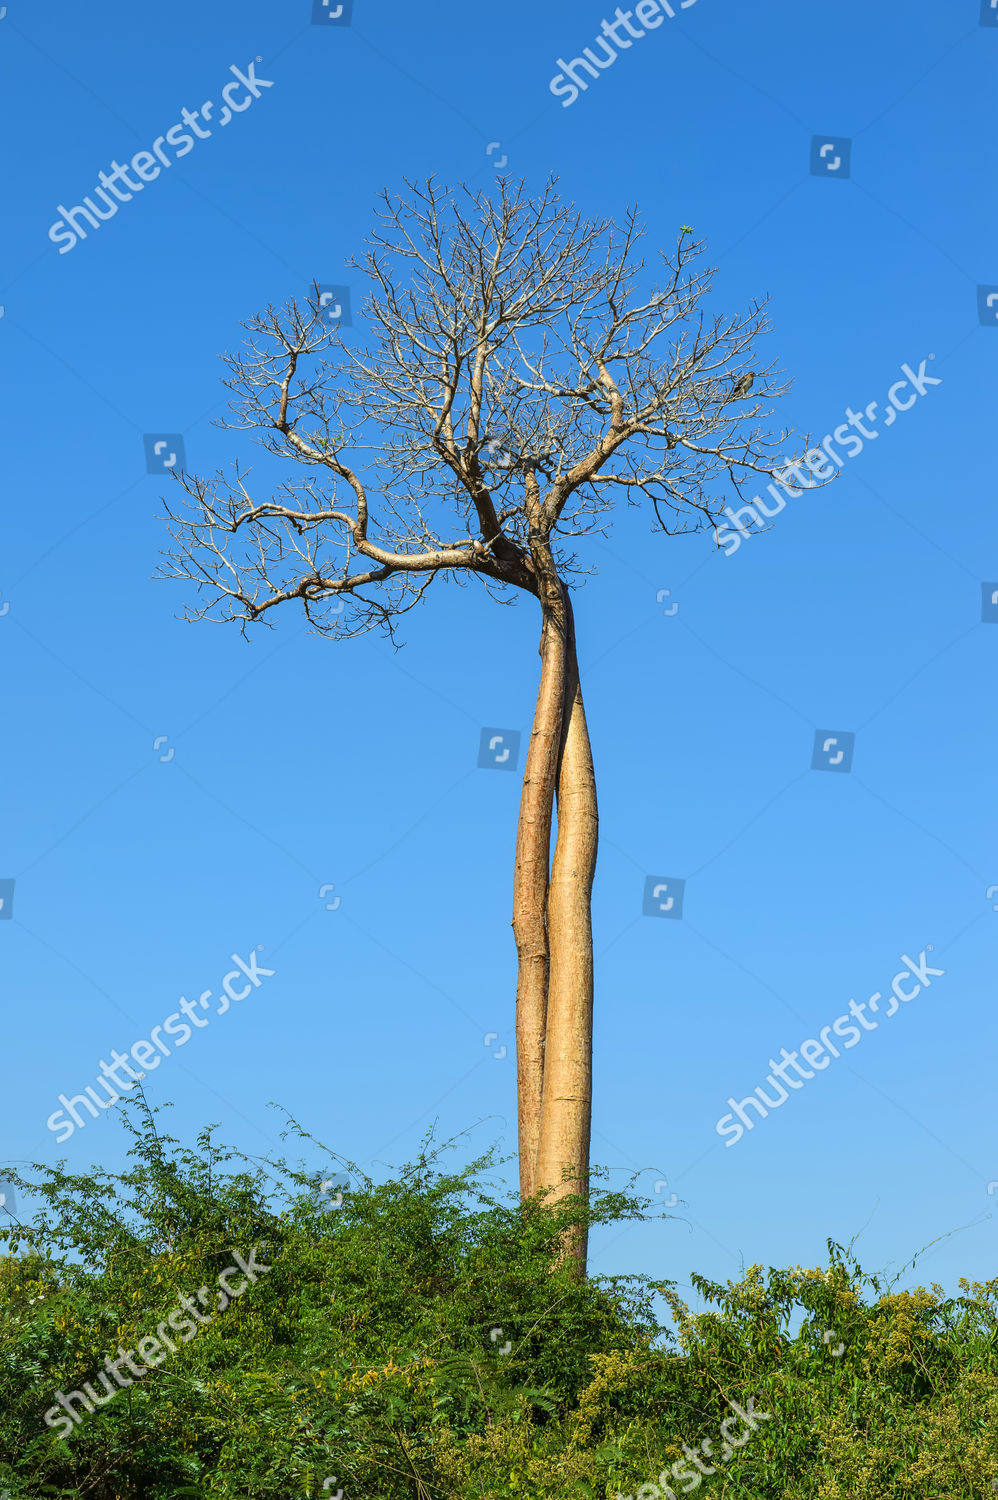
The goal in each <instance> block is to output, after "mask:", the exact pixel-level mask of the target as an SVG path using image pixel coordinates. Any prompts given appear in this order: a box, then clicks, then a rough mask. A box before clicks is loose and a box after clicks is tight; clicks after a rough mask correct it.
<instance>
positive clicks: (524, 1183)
mask: <svg viewBox="0 0 998 1500" xmlns="http://www.w3.org/2000/svg"><path fill="white" fill-rule="evenodd" d="M545 571H546V570H545ZM540 596H541V610H542V616H543V625H542V629H541V641H540V647H539V650H540V657H541V677H540V685H539V688H538V692H537V706H536V708H535V710H534V722H533V727H532V729H531V734H530V745H529V747H528V749H527V756H526V764H525V767H524V773H523V790H522V792H521V794H520V819H519V823H518V826H517V832H516V868H515V873H514V877H513V935H514V937H515V939H516V950H517V956H518V960H519V966H518V972H517V985H516V1082H517V1116H518V1134H519V1150H520V1194H521V1197H523V1198H530V1197H532V1196H533V1194H534V1192H535V1191H536V1188H537V1156H538V1150H539V1147H540V1133H541V1099H542V1089H543V1078H544V1047H545V1029H546V1021H547V994H548V971H549V953H548V933H547V899H548V882H549V875H550V864H551V822H552V816H553V810H554V794H555V783H556V780H557V774H558V760H559V755H560V752H561V741H562V727H563V720H564V709H565V680H566V679H565V673H566V638H565V601H564V595H563V593H562V590H561V586H560V584H559V583H558V581H557V579H556V578H549V580H548V581H547V582H546V583H545V582H542V585H541V590H540Z"/></svg>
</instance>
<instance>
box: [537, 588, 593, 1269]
mask: <svg viewBox="0 0 998 1500" xmlns="http://www.w3.org/2000/svg"><path fill="white" fill-rule="evenodd" d="M566 625H567V638H568V639H567V658H566V674H565V697H566V702H567V703H568V704H570V709H569V713H568V717H567V723H566V725H565V728H564V734H563V741H562V749H561V758H560V764H559V768H558V781H557V808H558V835H557V841H556V843H555V851H554V859H553V862H552V867H551V878H550V883H549V887H548V900H547V927H548V951H549V970H548V996H547V1025H546V1033H545V1047H544V1087H543V1097H542V1105H541V1132H540V1150H539V1153H538V1159H537V1179H536V1180H537V1185H538V1187H547V1188H550V1189H551V1190H552V1192H551V1198H550V1200H549V1201H554V1202H556V1201H557V1200H558V1199H559V1198H561V1197H564V1196H565V1195H566V1194H568V1193H578V1194H580V1195H582V1196H584V1197H588V1193H589V1152H590V1130H591V1122H592V1057H593V938H592V888H593V877H594V875H595V872H596V852H597V843H598V823H599V814H598V808H597V801H596V778H595V776H594V774H593V759H592V749H591V746H590V743H589V731H588V727H587V725H586V714H585V708H584V706H583V702H582V690H581V687H580V685H579V670H578V660H577V656H576V649H575V629H574V624H573V621H572V612H571V604H570V603H568V602H567V598H566ZM586 1249H587V1236H586V1233H585V1231H584V1230H580V1231H579V1232H578V1233H577V1234H575V1235H574V1236H573V1238H572V1242H571V1245H570V1246H569V1251H570V1253H571V1254H572V1255H573V1256H574V1257H575V1258H576V1260H577V1261H578V1262H579V1266H580V1270H581V1271H582V1272H584V1271H585V1263H586Z"/></svg>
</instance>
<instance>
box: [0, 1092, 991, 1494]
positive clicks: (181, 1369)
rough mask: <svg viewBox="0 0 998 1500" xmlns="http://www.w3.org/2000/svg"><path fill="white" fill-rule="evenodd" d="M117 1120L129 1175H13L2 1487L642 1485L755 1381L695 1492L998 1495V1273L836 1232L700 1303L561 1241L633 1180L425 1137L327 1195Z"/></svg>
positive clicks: (594, 1488) (3, 1314) (5, 1284)
mask: <svg viewBox="0 0 998 1500" xmlns="http://www.w3.org/2000/svg"><path fill="white" fill-rule="evenodd" d="M125 1118H126V1123H127V1122H128V1119H129V1117H128V1116H126V1117H125ZM129 1128H130V1129H131V1130H132V1134H133V1137H134V1141H133V1146H132V1150H131V1158H132V1164H131V1165H130V1166H129V1167H128V1169H127V1170H126V1171H124V1172H121V1173H117V1174H116V1173H108V1172H103V1171H94V1172H92V1173H90V1174H87V1175H80V1176H72V1175H70V1174H67V1173H66V1172H65V1171H63V1170H61V1169H46V1168H38V1169H37V1171H38V1173H39V1174H40V1175H39V1177H38V1179H37V1180H32V1181H31V1182H27V1181H23V1180H22V1183H21V1185H22V1187H25V1188H29V1187H30V1188H31V1189H32V1190H33V1191H34V1193H35V1194H36V1195H38V1196H39V1197H40V1199H41V1200H42V1201H43V1203H44V1205H45V1206H44V1208H43V1209H42V1210H41V1211H40V1212H39V1213H38V1214H37V1215H36V1218H35V1221H34V1223H33V1225H32V1226H30V1228H27V1229H26V1231H25V1232H24V1233H23V1234H22V1236H21V1239H20V1241H13V1242H12V1243H11V1245H10V1247H9V1248H10V1250H11V1252H12V1254H11V1256H10V1257H9V1258H6V1259H0V1495H2V1494H3V1491H4V1489H5V1488H6V1490H8V1491H9V1493H10V1496H11V1497H12V1500H18V1497H21V1496H32V1497H35V1496H38V1497H40V1496H43V1495H47V1496H83V1497H94V1500H173V1497H180V1496H197V1497H203V1500H209V1497H231V1500H236V1497H238V1500H292V1497H310V1500H311V1497H316V1500H318V1497H321V1496H323V1495H326V1496H330V1497H332V1496H335V1495H336V1494H337V1493H338V1492H339V1491H340V1490H342V1491H343V1492H344V1494H345V1497H346V1500H361V1497H365V1500H366V1497H384V1500H395V1497H416V1500H436V1497H455V1500H457V1497H461V1500H465V1497H467V1500H472V1497H475V1500H482V1497H488V1500H493V1497H503V1496H510V1497H522V1500H527V1497H530V1500H534V1497H548V1496H550V1497H552V1500H553V1497H556V1496H557V1497H558V1500H563V1497H580V1500H582V1497H585V1500H593V1497H597V1500H604V1497H607V1496H614V1495H616V1494H617V1493H618V1492H622V1493H623V1494H625V1495H637V1496H638V1500H654V1497H655V1495H656V1493H657V1488H658V1486H657V1481H658V1476H659V1475H661V1476H662V1480H663V1483H666V1484H671V1485H674V1486H675V1489H676V1493H684V1492H688V1491H689V1490H690V1488H691V1480H690V1479H689V1478H685V1479H683V1481H682V1483H680V1482H679V1480H677V1479H676V1478H673V1477H670V1475H669V1474H667V1473H666V1472H665V1471H666V1470H669V1469H671V1467H672V1465H673V1464H675V1463H677V1462H680V1461H681V1460H682V1458H683V1445H684V1444H686V1445H687V1446H688V1447H689V1448H690V1449H694V1450H695V1449H696V1448H697V1445H699V1444H700V1443H702V1442H703V1441H704V1439H709V1440H711V1441H712V1442H714V1444H715V1446H714V1448H713V1449H712V1450H708V1451H710V1452H712V1453H713V1454H718V1455H719V1457H720V1449H721V1447H722V1443H721V1441H720V1440H719V1439H718V1433H719V1431H720V1428H721V1424H722V1422H725V1420H726V1419H729V1418H731V1415H732V1405H731V1403H735V1404H737V1405H739V1406H741V1407H742V1409H743V1410H744V1409H746V1408H747V1409H748V1411H749V1412H751V1411H752V1409H753V1408H752V1405H751V1404H750V1402H751V1400H752V1398H754V1402H755V1410H756V1412H761V1413H766V1414H768V1416H767V1417H766V1418H765V1419H761V1420H760V1421H759V1423H758V1428H757V1430H756V1431H755V1432H754V1433H753V1434H752V1435H751V1436H748V1435H747V1429H745V1433H746V1440H745V1442H744V1446H741V1447H739V1448H738V1449H737V1451H732V1449H730V1448H726V1450H725V1454H724V1460H725V1461H724V1462H723V1463H721V1462H719V1458H718V1459H715V1460H714V1463H715V1464H716V1473H713V1474H707V1475H704V1476H703V1477H702V1479H701V1484H700V1490H701V1493H703V1494H704V1495H711V1496H722V1495H723V1496H728V1497H731V1500H734V1497H744V1500H748V1497H753V1500H846V1497H850V1500H852V1497H856V1500H859V1497H863V1500H881V1497H888V1496H904V1497H910V1500H938V1497H943V1496H945V1497H947V1500H958V1497H968V1500H971V1497H973V1500H984V1497H988V1500H991V1497H992V1495H993V1493H994V1492H993V1491H992V1487H991V1478H992V1475H994V1474H996V1473H998V1281H995V1282H988V1283H987V1284H986V1285H983V1286H981V1285H976V1284H975V1285H972V1286H968V1285H966V1284H961V1292H962V1295H961V1296H959V1297H956V1298H946V1297H944V1295H943V1293H942V1290H941V1288H938V1287H933V1288H931V1289H930V1290H916V1291H910V1292H902V1291H896V1290H894V1288H893V1287H892V1286H891V1285H885V1284H883V1283H881V1282H880V1281H879V1280H878V1279H877V1278H876V1277H871V1276H867V1275H865V1274H864V1273H863V1271H862V1270H861V1269H860V1267H859V1266H858V1265H857V1264H856V1263H855V1262H854V1261H853V1260H852V1258H851V1257H850V1255H849V1254H848V1253H847V1252H846V1251H844V1250H842V1249H841V1248H840V1247H838V1246H835V1245H830V1247H829V1251H830V1260H829V1264H828V1266H827V1267H826V1268H824V1269H821V1270H806V1269H802V1268H794V1269H791V1270H789V1271H772V1270H771V1271H770V1272H769V1273H768V1275H766V1274H764V1273H763V1272H762V1270H761V1268H759V1267H753V1268H751V1269H750V1270H749V1271H748V1272H747V1274H746V1275H745V1276H744V1277H743V1279H742V1280H741V1281H740V1282H738V1283H728V1284H727V1285H724V1286H721V1285H718V1284H715V1283H713V1282H709V1281H706V1280H703V1279H702V1278H694V1284H695V1285H696V1287H697V1290H698V1291H699V1293H700V1295H701V1298H702V1301H703V1304H704V1306H705V1308H706V1311H702V1312H698V1313H693V1312H691V1311H690V1309H689V1308H687V1307H686V1306H685V1305H684V1304H683V1303H682V1302H681V1301H680V1300H679V1298H678V1297H677V1296H676V1295H675V1292H674V1290H673V1288H672V1287H671V1286H669V1285H664V1284H656V1283H652V1282H649V1281H647V1280H645V1279H643V1278H615V1279H594V1280H590V1281H587V1282H583V1281H580V1280H578V1278H577V1277H576V1276H575V1275H574V1274H573V1272H572V1269H571V1266H570V1265H568V1264H561V1263H559V1258H558V1254H557V1251H558V1245H559V1242H560V1239H561V1236H563V1234H564V1232H565V1229H566V1227H567V1226H568V1225H570V1224H573V1223H579V1222H582V1221H583V1220H588V1222H589V1223H594V1224H609V1223H614V1222H618V1221H620V1220H623V1219H626V1218H633V1217H635V1216H639V1215H641V1213H642V1212H643V1209H644V1207H645V1206H646V1205H643V1204H642V1203H641V1202H640V1201H638V1200H635V1199H634V1198H633V1197H631V1196H629V1195H628V1194H621V1193H610V1192H597V1193H595V1194H594V1201H593V1203H592V1205H591V1206H590V1207H589V1208H587V1207H586V1206H585V1205H583V1204H582V1203H580V1202H578V1201H574V1202H573V1201H568V1202H566V1203H564V1204H559V1205H558V1207H557V1208H556V1209H551V1208H546V1207H545V1206H544V1204H543V1202H538V1203H533V1204H530V1205H528V1206H527V1207H526V1208H525V1209H524V1208H521V1206H520V1205H519V1204H517V1203H515V1202H510V1201H508V1200H507V1199H506V1198H505V1197H504V1196H496V1195H495V1194H494V1193H493V1192H492V1191H490V1189H489V1185H488V1173H489V1171H490V1168H491V1167H492V1165H493V1163H492V1160H491V1158H489V1157H486V1158H484V1159H482V1160H480V1161H478V1162H475V1163H473V1164H472V1165H471V1166H470V1167H468V1168H467V1169H465V1170H463V1171H455V1172H451V1173H447V1172H446V1171H444V1170H442V1168H441V1167H440V1165H439V1156H440V1152H439V1151H438V1152H435V1153H434V1152H431V1151H430V1149H429V1147H427V1148H426V1149H425V1150H424V1153H423V1155H422V1156H421V1158H420V1160H419V1161H417V1162H416V1163H415V1164H414V1165H413V1166H412V1167H410V1168H408V1169H407V1170H406V1171H404V1172H402V1173H401V1174H399V1176H398V1177H397V1179H396V1180H393V1181H390V1182H387V1183H380V1184H377V1183H374V1182H371V1181H369V1180H367V1179H366V1178H364V1177H363V1174H360V1173H358V1172H357V1170H356V1168H352V1169H351V1172H352V1178H353V1180H354V1182H355V1186H354V1187H353V1188H352V1189H351V1190H350V1191H349V1192H347V1193H346V1194H345V1196H344V1199H343V1202H342V1204H341V1205H340V1206H338V1207H331V1206H330V1205H329V1202H328V1200H327V1201H326V1202H325V1203H324V1202H323V1201H322V1199H321V1195H317V1194H316V1192H315V1191H314V1189H313V1188H311V1187H310V1183H312V1182H313V1181H314V1177H311V1176H309V1175H308V1174H306V1172H305V1171H304V1169H303V1168H301V1167H293V1166H291V1165H289V1164H288V1163H287V1162H286V1161H281V1162H278V1163H267V1164H266V1166H262V1165H259V1164H254V1163H252V1162H249V1161H248V1160H247V1159H246V1158H243V1157H241V1156H240V1155H238V1154H237V1153H234V1152H229V1151H225V1150H223V1149H221V1148H219V1147H218V1146H217V1145H216V1144H215V1142H214V1140H213V1136H212V1132H211V1131H210V1130H209V1131H205V1132H203V1133H202V1135H201V1136H200V1137H199V1139H198V1142H197V1145H196V1148H194V1149H186V1148H183V1147H181V1146H179V1145H178V1143H177V1142H176V1141H174V1140H172V1139H171V1138H169V1137H166V1136H163V1135H161V1133H160V1132H159V1131H158V1129H157V1126H156V1121H155V1117H154V1115H153V1114H152V1113H151V1112H149V1111H146V1110H142V1111H141V1112H140V1114H139V1116H138V1118H137V1120H136V1121H134V1122H132V1123H130V1124H129ZM292 1128H293V1130H294V1131H295V1133H296V1134H297V1135H298V1136H299V1137H300V1138H302V1139H305V1140H308V1139H310V1138H309V1137H307V1136H306V1134H305V1132H303V1131H301V1129H300V1127H298V1126H297V1125H295V1124H294V1122H292ZM348 1165H349V1164H348ZM254 1247H255V1248H256V1254H257V1261H258V1262H262V1263H263V1264H264V1265H266V1266H269V1267H270V1269H269V1270H268V1271H267V1272H266V1274H261V1275H260V1276H259V1279H258V1280H257V1281H256V1282H255V1283H253V1284H250V1285H248V1286H247V1287H246V1288H245V1290H244V1291H243V1292H242V1294H241V1295H234V1296H233V1297H232V1300H231V1301H230V1302H229V1303H228V1305H227V1306H226V1307H225V1308H224V1309H221V1310H218V1311H217V1312H215V1313H214V1314H213V1316H212V1318H211V1321H210V1322H207V1323H205V1324H204V1325H203V1326H201V1327H199V1328H198V1330H197V1332H196V1333H195V1334H194V1335H193V1336H192V1337H190V1338H189V1339H188V1340H187V1341H185V1342H182V1341H180V1340H179V1339H178V1340H176V1348H175V1350H174V1352H173V1353H172V1354H170V1355H169V1356H168V1357H167V1358H166V1359H165V1360H164V1362H163V1363H162V1364H160V1365H159V1366H158V1367H157V1368H154V1369H150V1370H149V1371H148V1372H147V1373H146V1374H145V1375H144V1376H142V1377H141V1378H137V1379H135V1380H134V1381H133V1383H131V1384H130V1385H127V1386H126V1387H125V1388H124V1389H122V1390H119V1391H117V1393H116V1394H114V1395H113V1396H112V1397H111V1399H110V1400H108V1401H107V1403H106V1404H105V1405H103V1406H96V1407H95V1409H94V1410H93V1411H92V1412H91V1413H87V1412H84V1413H83V1415H82V1420H81V1421H80V1422H79V1425H77V1426H76V1427H75V1428H74V1429H73V1430H72V1431H71V1432H68V1433H66V1435H65V1436H60V1435H59V1432H60V1431H63V1430H64V1429H62V1428H60V1429H58V1430H56V1429H54V1428H53V1427H52V1426H49V1425H46V1422H45V1413H46V1411H48V1410H50V1409H51V1408H52V1406H53V1403H54V1402H55V1400H56V1395H57V1393H58V1392H60V1391H61V1392H63V1393H67V1394H68V1393H70V1392H73V1391H78V1390H80V1389H82V1387H83V1383H84V1382H89V1383H90V1385H91V1387H92V1388H93V1387H94V1382H95V1380H96V1376H97V1373H98V1371H100V1370H101V1368H102V1367H103V1365H104V1361H105V1358H106V1357H108V1356H111V1357H114V1356H115V1355H116V1353H117V1351H118V1349H119V1347H120V1348H121V1349H123V1350H126V1351H128V1350H134V1349H135V1348H136V1346H137V1344H138V1342H139V1340H140V1339H142V1338H143V1337H144V1336H147V1335H150V1334H154V1333H155V1330H156V1328H157V1326H158V1325H160V1324H161V1323H162V1322H163V1320H164V1319H166V1318H167V1317H168V1315H169V1313H170V1312H171V1311H172V1310H174V1309H176V1308H177V1306H178V1302H179V1299H180V1298H181V1297H184V1296H187V1297H190V1296H192V1295H196V1294H197V1292H198V1290H199V1288H203V1287H213V1286H214V1283H215V1281H216V1278H217V1277H218V1276H219V1274H220V1273H221V1272H224V1271H225V1269H226V1267H229V1266H231V1265H232V1264H233V1257H234V1254H235V1253H236V1252H238V1253H239V1254H241V1255H242V1256H243V1257H244V1258H248V1257H249V1255H250V1252H251V1250H253V1249H254ZM656 1294H658V1296H659V1298H660V1299H662V1301H664V1304H665V1306H666V1307H667V1308H668V1310H669V1319H670V1322H669V1326H668V1327H664V1326H661V1325H660V1324H659V1322H658V1321H657V1319H656V1316H655V1313H654V1307H655V1305H656ZM208 1305H211V1304H208ZM659 1305H661V1304H659ZM96 1389H97V1391H98V1393H99V1394H101V1391H100V1387H97V1388H96ZM56 1410H57V1411H58V1410H59V1408H56ZM735 1428H736V1429H737V1430H738V1431H742V1430H743V1429H742V1424H741V1423H740V1422H736V1423H735ZM702 1463H703V1465H704V1467H711V1464H710V1463H709V1462H708V1460H707V1459H706V1458H704V1459H702ZM685 1472H686V1474H687V1475H690V1474H695V1473H696V1470H690V1469H687V1470H686V1471H685ZM642 1486H643V1487H644V1488H641V1487H642Z"/></svg>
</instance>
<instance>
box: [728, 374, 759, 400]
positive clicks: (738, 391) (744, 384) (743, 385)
mask: <svg viewBox="0 0 998 1500" xmlns="http://www.w3.org/2000/svg"><path fill="white" fill-rule="evenodd" d="M754 384H755V371H754V370H747V371H746V372H745V374H744V375H740V376H739V378H738V379H737V380H736V381H735V384H734V387H733V389H732V392H731V394H732V396H747V395H748V393H749V391H750V390H751V389H752V387H753V385H754Z"/></svg>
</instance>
